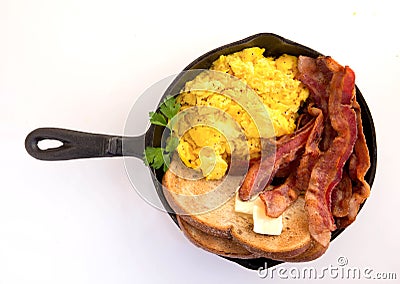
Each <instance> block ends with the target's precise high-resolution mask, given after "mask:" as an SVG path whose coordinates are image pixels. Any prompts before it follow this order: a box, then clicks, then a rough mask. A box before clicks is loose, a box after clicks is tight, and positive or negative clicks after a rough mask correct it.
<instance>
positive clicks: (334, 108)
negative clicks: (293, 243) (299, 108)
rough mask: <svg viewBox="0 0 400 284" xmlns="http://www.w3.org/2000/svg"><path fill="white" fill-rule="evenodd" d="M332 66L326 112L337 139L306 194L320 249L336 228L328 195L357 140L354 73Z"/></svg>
mask: <svg viewBox="0 0 400 284" xmlns="http://www.w3.org/2000/svg"><path fill="white" fill-rule="evenodd" d="M330 64H332V62H330V61H328V63H327V65H328V66H329V68H332V67H331V66H330ZM333 66H334V68H332V69H334V73H333V76H332V79H331V81H330V84H329V89H328V93H329V103H328V111H329V116H330V121H331V125H332V128H333V129H334V130H335V131H336V132H337V136H336V137H335V138H334V139H333V141H332V143H331V145H330V147H329V148H328V149H327V150H326V152H324V153H322V155H321V156H320V158H319V159H318V161H317V163H316V164H315V166H314V168H313V170H312V172H311V177H310V182H309V185H308V189H307V192H306V195H305V200H306V205H305V208H306V212H307V214H308V217H309V229H310V234H311V236H312V237H313V238H314V239H315V240H316V241H317V242H318V243H320V244H321V245H323V246H327V245H328V244H329V241H330V236H331V231H333V230H335V229H336V225H335V222H334V219H333V216H332V213H331V193H332V190H333V188H334V187H335V186H336V185H337V184H338V183H339V181H340V180H341V178H342V172H343V167H344V164H345V163H346V161H347V159H348V158H349V157H350V154H351V153H352V151H353V146H354V144H355V141H356V138H357V121H356V115H355V112H354V110H353V109H352V107H351V103H352V100H353V99H354V80H355V76H354V72H353V71H352V70H351V69H350V68H349V67H347V66H346V67H344V68H343V67H341V68H339V67H338V66H336V65H333ZM337 69H338V70H337Z"/></svg>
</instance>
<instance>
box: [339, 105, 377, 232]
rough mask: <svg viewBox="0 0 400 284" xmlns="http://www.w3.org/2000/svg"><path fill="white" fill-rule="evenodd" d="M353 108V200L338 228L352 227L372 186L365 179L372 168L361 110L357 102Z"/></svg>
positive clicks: (351, 173) (350, 160)
mask: <svg viewBox="0 0 400 284" xmlns="http://www.w3.org/2000/svg"><path fill="white" fill-rule="evenodd" d="M353 108H354V110H355V112H356V115H357V131H358V135H357V140H356V143H355V145H354V151H353V153H352V154H351V156H350V158H349V162H348V164H349V176H350V178H351V180H352V181H353V184H354V186H353V188H352V194H351V198H350V200H349V210H348V215H347V216H338V217H341V218H336V224H337V226H338V228H344V227H347V226H348V225H350V224H351V223H352V222H354V220H355V219H356V216H357V213H358V210H359V209H360V205H361V204H362V203H363V202H364V201H365V200H366V199H367V198H368V197H369V194H370V186H369V184H368V183H367V182H366V181H365V179H364V177H365V174H366V173H367V171H368V169H369V167H370V157H369V152H368V147H367V143H366V140H365V136H364V132H363V128H362V119H361V109H360V105H359V104H358V103H357V101H354V102H353Z"/></svg>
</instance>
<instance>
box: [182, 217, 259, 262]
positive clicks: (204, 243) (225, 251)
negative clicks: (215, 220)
mask: <svg viewBox="0 0 400 284" xmlns="http://www.w3.org/2000/svg"><path fill="white" fill-rule="evenodd" d="M178 223H179V227H180V228H181V230H182V232H183V233H184V234H185V236H186V238H187V239H188V240H189V241H191V242H192V243H193V244H194V245H196V246H197V247H199V248H202V249H204V250H206V251H208V252H211V253H215V254H218V255H221V256H225V257H232V258H241V259H252V258H257V256H255V255H254V254H252V253H251V252H249V251H248V250H246V249H245V248H244V247H242V246H241V245H240V244H237V243H235V242H234V241H232V240H230V239H227V238H222V237H216V236H212V235H209V234H207V233H204V232H203V231H201V230H199V229H196V228H195V227H193V226H192V225H190V224H189V223H187V222H185V221H184V220H183V219H182V218H180V217H178Z"/></svg>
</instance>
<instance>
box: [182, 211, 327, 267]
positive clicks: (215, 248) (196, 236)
mask: <svg viewBox="0 0 400 284" xmlns="http://www.w3.org/2000/svg"><path fill="white" fill-rule="evenodd" d="M178 222H179V226H180V228H181V230H182V232H183V233H184V235H185V236H186V238H187V239H188V240H189V241H190V242H192V243H193V244H194V245H196V246H197V247H199V248H202V249H204V250H206V251H208V252H211V253H214V254H218V255H221V256H226V257H233V258H241V259H252V258H258V257H263V255H256V254H252V253H250V252H249V251H247V250H246V249H245V248H244V247H242V246H241V245H240V244H238V243H236V242H234V241H233V240H232V239H227V238H223V237H216V236H213V235H210V234H207V233H204V232H203V231H201V230H199V229H196V228H195V227H193V226H192V225H190V224H189V223H187V222H186V221H184V220H183V219H182V218H181V217H178ZM326 250H327V247H324V246H322V245H320V244H319V243H316V242H315V241H312V242H311V245H310V247H309V248H308V249H307V250H306V251H305V252H303V253H301V254H300V255H297V256H295V257H292V258H282V259H279V260H282V261H285V262H307V261H312V260H315V259H317V258H318V257H320V256H321V255H323V254H324V253H325V251H326Z"/></svg>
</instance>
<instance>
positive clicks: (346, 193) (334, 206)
mask: <svg viewBox="0 0 400 284" xmlns="http://www.w3.org/2000/svg"><path fill="white" fill-rule="evenodd" d="M351 192H352V185H351V179H350V177H349V175H348V174H347V172H346V171H344V172H343V176H342V180H341V181H340V182H339V183H338V185H336V187H335V188H334V189H333V190H332V196H331V200H332V203H331V211H332V215H333V216H335V217H345V216H347V215H348V214H349V204H350V198H351Z"/></svg>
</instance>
